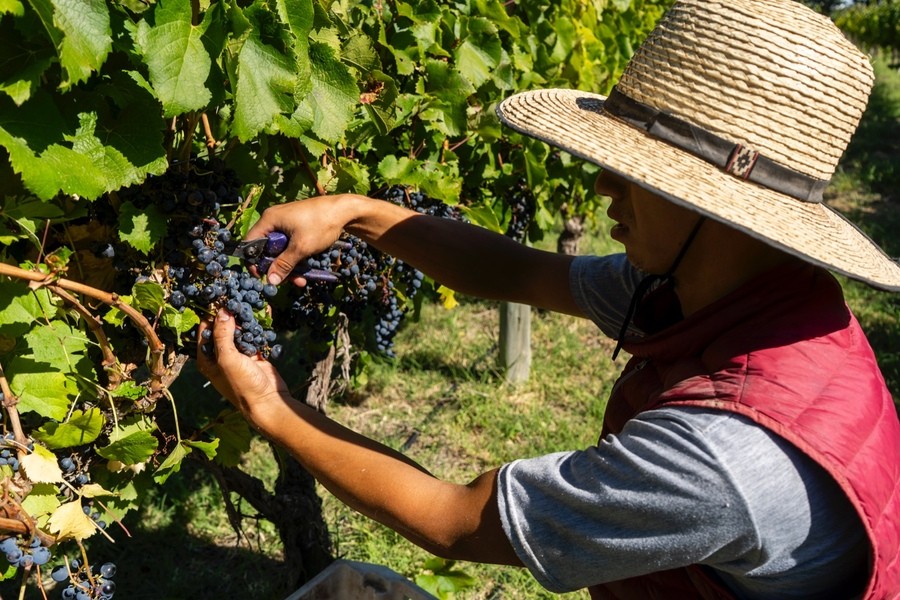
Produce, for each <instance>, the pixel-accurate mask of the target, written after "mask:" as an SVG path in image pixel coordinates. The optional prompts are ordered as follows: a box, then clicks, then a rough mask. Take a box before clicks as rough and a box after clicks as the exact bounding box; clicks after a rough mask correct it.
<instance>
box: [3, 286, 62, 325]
mask: <svg viewBox="0 0 900 600" xmlns="http://www.w3.org/2000/svg"><path fill="white" fill-rule="evenodd" d="M55 315H56V306H54V304H53V301H52V298H51V296H50V292H49V291H48V290H45V289H37V290H31V289H29V288H28V287H27V286H25V285H22V284H21V283H17V282H13V281H0V328H5V327H7V326H8V325H13V324H23V325H27V326H28V328H30V327H31V325H32V324H33V323H34V322H35V321H37V320H38V319H45V318H50V317H53V316H55ZM23 333H24V331H23Z"/></svg>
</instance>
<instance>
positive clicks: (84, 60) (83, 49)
mask: <svg viewBox="0 0 900 600" xmlns="http://www.w3.org/2000/svg"><path fill="white" fill-rule="evenodd" d="M29 1H30V3H31V5H32V7H34V9H35V10H36V11H37V13H38V14H39V15H40V17H41V20H42V21H43V23H44V27H45V28H46V29H47V33H48V34H49V36H50V38H51V39H52V40H53V41H54V43H55V45H56V47H57V50H58V52H59V63H60V65H61V66H62V68H63V71H64V72H65V73H66V75H67V77H66V78H65V79H64V80H63V82H62V83H61V84H60V87H61V88H63V89H65V88H68V87H70V86H72V85H74V84H76V83H79V82H81V81H85V80H87V79H88V78H89V77H90V76H91V74H92V73H94V72H95V71H99V70H100V67H101V66H102V65H103V63H104V62H105V61H106V56H107V55H108V54H109V52H110V50H111V49H112V30H111V28H110V24H109V10H108V9H107V5H106V2H105V0H29Z"/></svg>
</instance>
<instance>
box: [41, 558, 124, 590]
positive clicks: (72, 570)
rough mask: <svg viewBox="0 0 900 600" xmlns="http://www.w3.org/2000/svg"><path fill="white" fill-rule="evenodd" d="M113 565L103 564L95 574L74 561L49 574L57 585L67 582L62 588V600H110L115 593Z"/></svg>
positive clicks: (109, 563)
mask: <svg viewBox="0 0 900 600" xmlns="http://www.w3.org/2000/svg"><path fill="white" fill-rule="evenodd" d="M115 576H116V565H115V563H111V562H108V563H104V564H103V565H101V566H100V569H98V571H97V572H96V573H94V572H93V569H91V568H89V567H88V566H87V565H81V563H80V562H79V561H78V560H77V559H76V560H73V561H71V562H70V563H69V566H68V567H67V566H66V565H59V566H57V567H55V568H54V569H53V571H51V572H50V577H51V578H52V579H53V581H55V582H57V583H65V582H66V581H68V582H69V585H68V586H66V587H64V588H63V591H62V594H61V595H60V597H61V598H62V599H63V600H112V597H113V595H114V594H115V593H116V583H115V582H114V581H113V577H115Z"/></svg>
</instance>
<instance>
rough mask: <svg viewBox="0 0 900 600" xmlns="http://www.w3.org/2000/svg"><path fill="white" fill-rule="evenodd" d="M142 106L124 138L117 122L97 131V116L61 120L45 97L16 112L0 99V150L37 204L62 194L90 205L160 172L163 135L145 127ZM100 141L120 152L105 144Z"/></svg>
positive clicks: (33, 99)
mask: <svg viewBox="0 0 900 600" xmlns="http://www.w3.org/2000/svg"><path fill="white" fill-rule="evenodd" d="M103 101H104V100H102V99H101V100H98V101H97V102H103ZM92 102H94V101H92ZM142 106H144V107H145V108H143V114H141V115H140V117H139V118H138V119H137V123H134V124H132V125H131V129H132V131H131V132H130V133H128V134H126V135H125V136H123V135H120V134H121V131H122V130H121V129H120V128H121V122H114V123H112V124H111V125H112V127H113V128H114V129H112V130H110V129H106V130H104V131H97V129H98V128H99V127H100V123H99V121H98V116H97V113H96V112H84V113H76V114H75V115H74V117H73V118H66V119H64V118H63V116H62V114H61V113H60V111H59V109H58V108H57V106H56V105H55V104H54V99H52V98H51V97H50V96H49V95H48V94H46V93H42V92H38V93H36V94H35V95H33V96H32V97H31V98H30V99H29V100H28V101H27V102H25V103H24V104H22V105H21V106H19V107H15V106H14V105H12V104H11V103H10V102H9V100H7V99H6V98H4V97H0V146H3V147H5V148H6V150H7V152H8V153H9V163H10V165H11V166H12V167H13V169H14V170H15V172H17V173H19V174H20V175H21V177H22V182H23V183H24V184H25V187H26V188H27V189H28V190H30V191H31V192H32V193H33V194H34V195H36V196H37V197H38V198H41V199H44V200H50V199H52V198H53V197H54V196H56V195H57V193H59V192H63V193H66V194H75V195H78V196H82V197H84V198H87V199H95V198H97V197H99V196H100V195H101V194H103V193H104V192H107V191H110V190H116V189H119V188H120V187H122V186H124V185H129V184H131V183H135V182H137V181H140V180H142V179H143V178H144V176H145V175H146V174H147V173H149V172H158V171H160V168H161V167H163V168H164V165H165V159H164V156H163V149H162V133H161V131H159V127H158V122H156V125H155V129H154V125H153V124H152V123H149V124H148V123H147V121H148V119H147V118H146V113H147V109H146V104H143V105H142ZM130 108H131V107H129V109H130ZM128 114H129V115H130V118H134V117H135V115H133V114H131V113H128ZM120 118H126V117H120ZM76 122H77V124H76ZM109 125H110V124H107V123H104V124H103V127H104V128H106V127H109ZM100 135H103V136H104V137H105V138H106V139H107V140H108V141H109V143H110V144H116V145H118V146H121V149H119V148H118V147H116V146H115V145H108V144H106V143H104V142H103V141H101V139H100V137H99V136H100ZM144 144H146V145H147V147H146V148H141V149H140V150H139V151H136V145H144ZM132 160H134V161H136V162H137V164H135V163H133V162H132Z"/></svg>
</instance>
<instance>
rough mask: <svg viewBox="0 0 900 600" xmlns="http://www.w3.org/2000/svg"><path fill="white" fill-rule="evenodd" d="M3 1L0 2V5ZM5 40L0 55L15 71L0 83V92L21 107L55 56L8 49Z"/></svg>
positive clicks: (48, 53) (0, 42)
mask: <svg viewBox="0 0 900 600" xmlns="http://www.w3.org/2000/svg"><path fill="white" fill-rule="evenodd" d="M2 3H3V0H0V4H2ZM0 10H2V7H0ZM4 42H5V40H0V55H2V56H4V57H5V58H6V60H8V61H9V62H10V63H12V62H14V63H15V64H16V65H17V67H16V71H15V72H14V73H13V74H11V75H9V76H8V77H6V78H5V79H4V80H3V81H0V92H2V93H4V94H6V95H7V96H9V97H10V98H11V99H12V101H13V102H15V103H16V106H21V105H22V104H23V103H24V102H25V101H26V100H28V99H29V98H31V95H32V94H33V93H34V92H35V90H37V88H38V86H39V85H40V82H41V77H42V76H43V75H44V72H45V71H46V70H47V69H48V68H49V67H50V65H51V64H53V61H54V60H55V59H56V55H55V54H53V53H52V52H50V51H37V52H35V51H33V50H31V49H25V48H16V47H10V46H12V44H9V45H7V44H6V43H4Z"/></svg>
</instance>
